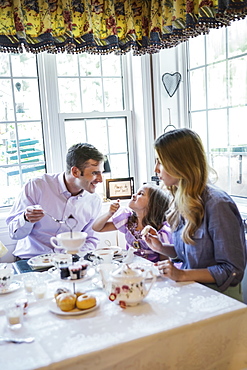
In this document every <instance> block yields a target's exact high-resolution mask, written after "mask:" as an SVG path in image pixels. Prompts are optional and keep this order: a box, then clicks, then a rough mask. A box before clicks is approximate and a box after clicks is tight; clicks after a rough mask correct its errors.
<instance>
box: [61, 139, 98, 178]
mask: <svg viewBox="0 0 247 370" xmlns="http://www.w3.org/2000/svg"><path fill="white" fill-rule="evenodd" d="M89 159H93V160H94V161H96V162H102V161H104V155H103V154H102V153H100V152H99V151H98V149H96V148H95V147H94V146H93V145H91V144H87V143H80V144H75V145H72V146H71V147H70V148H69V150H68V153H67V156H66V166H67V169H66V170H67V173H69V172H70V170H71V168H72V167H74V166H75V167H77V168H79V169H80V170H81V171H83V170H84V168H86V166H87V162H88V161H89Z"/></svg>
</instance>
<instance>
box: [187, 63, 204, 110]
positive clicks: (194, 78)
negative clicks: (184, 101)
mask: <svg viewBox="0 0 247 370" xmlns="http://www.w3.org/2000/svg"><path fill="white" fill-rule="evenodd" d="M190 93H191V110H201V109H205V108H206V95H205V93H206V90H205V70H204V68H201V69H196V70H193V71H191V73H190Z"/></svg>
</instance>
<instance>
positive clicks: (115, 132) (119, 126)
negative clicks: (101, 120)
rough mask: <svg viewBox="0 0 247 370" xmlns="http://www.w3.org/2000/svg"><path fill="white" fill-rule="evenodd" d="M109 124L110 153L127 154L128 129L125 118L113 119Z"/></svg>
mask: <svg viewBox="0 0 247 370" xmlns="http://www.w3.org/2000/svg"><path fill="white" fill-rule="evenodd" d="M108 122H109V126H108V130H109V145H110V152H111V153H118V152H127V137H126V135H127V128H126V120H125V118H114V119H113V118H111V119H109V121H108ZM119 138H121V140H119Z"/></svg>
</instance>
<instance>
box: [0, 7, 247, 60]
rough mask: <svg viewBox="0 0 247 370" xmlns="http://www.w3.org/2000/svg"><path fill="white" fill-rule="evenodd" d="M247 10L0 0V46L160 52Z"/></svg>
mask: <svg viewBox="0 0 247 370" xmlns="http://www.w3.org/2000/svg"><path fill="white" fill-rule="evenodd" d="M246 14H247V0H242V1H240V0H236V1H234V0H194V1H193V0H187V1H184V0H165V1H163V0H159V1H155V0H144V1H140V0H136V1H132V0H120V1H115V0H106V1H103V0H91V1H89V0H0V51H2V52H16V53H19V52H22V51H23V47H24V48H25V49H26V50H28V51H30V52H32V53H39V52H41V51H45V50H47V51H48V52H51V53H58V52H64V51H67V52H68V53H81V52H85V51H86V52H90V53H100V54H103V53H108V52H115V53H117V54H123V53H126V52H128V51H129V50H131V49H132V50H134V54H136V55H141V54H145V53H155V52H158V51H159V50H160V49H164V48H170V47H173V46H176V45H178V44H179V43H181V42H182V41H185V40H187V39H188V38H189V37H194V36H197V35H199V34H202V33H208V32H209V30H210V28H219V27H221V26H225V25H229V24H230V22H231V21H232V20H237V19H240V18H243V17H245V15H246Z"/></svg>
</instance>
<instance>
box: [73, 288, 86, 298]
mask: <svg viewBox="0 0 247 370" xmlns="http://www.w3.org/2000/svg"><path fill="white" fill-rule="evenodd" d="M75 294H76V296H77V298H78V297H80V295H84V294H86V293H85V292H80V291H79V290H78V291H77V292H75Z"/></svg>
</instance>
